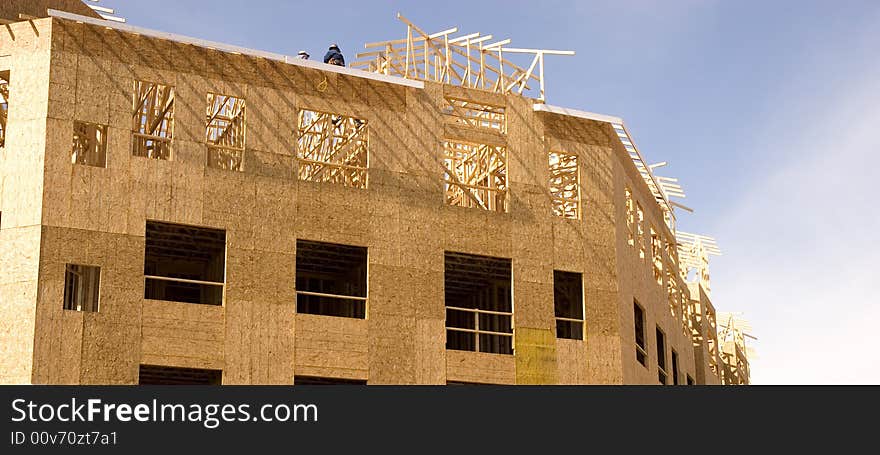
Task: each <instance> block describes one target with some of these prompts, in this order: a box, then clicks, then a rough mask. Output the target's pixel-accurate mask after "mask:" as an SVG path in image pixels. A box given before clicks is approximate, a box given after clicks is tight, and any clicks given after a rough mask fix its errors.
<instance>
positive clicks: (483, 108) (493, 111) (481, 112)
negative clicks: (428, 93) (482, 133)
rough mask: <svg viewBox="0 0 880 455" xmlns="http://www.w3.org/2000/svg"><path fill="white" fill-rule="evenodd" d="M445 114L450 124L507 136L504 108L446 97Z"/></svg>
mask: <svg viewBox="0 0 880 455" xmlns="http://www.w3.org/2000/svg"><path fill="white" fill-rule="evenodd" d="M445 100H446V104H444V106H443V114H445V115H446V116H447V119H449V120H448V121H449V122H450V123H453V124H456V125H464V126H468V127H471V128H480V129H486V130H491V131H497V132H499V133H501V134H507V116H506V115H505V109H504V107H502V106H493V105H491V104H484V103H477V102H474V101H469V100H464V99H460V98H453V97H448V96H447V97H446V98H445Z"/></svg>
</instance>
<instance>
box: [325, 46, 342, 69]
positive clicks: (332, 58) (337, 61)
mask: <svg viewBox="0 0 880 455" xmlns="http://www.w3.org/2000/svg"><path fill="white" fill-rule="evenodd" d="M324 63H329V64H331V65H337V66H345V58H344V57H342V52H340V51H339V46H337V45H336V43H333V44H331V45H330V49H329V50H328V51H327V53H326V54H324Z"/></svg>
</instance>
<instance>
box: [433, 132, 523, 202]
mask: <svg viewBox="0 0 880 455" xmlns="http://www.w3.org/2000/svg"><path fill="white" fill-rule="evenodd" d="M443 153H444V158H443V163H444V166H445V172H444V174H443V182H444V187H445V194H446V203H447V204H449V205H454V206H459V207H471V208H480V209H483V210H490V211H496V212H504V213H506V212H507V210H508V207H507V201H508V199H509V198H508V192H509V189H508V185H507V147H503V146H497V145H488V144H477V143H471V142H463V141H453V140H449V139H447V140H445V141H443Z"/></svg>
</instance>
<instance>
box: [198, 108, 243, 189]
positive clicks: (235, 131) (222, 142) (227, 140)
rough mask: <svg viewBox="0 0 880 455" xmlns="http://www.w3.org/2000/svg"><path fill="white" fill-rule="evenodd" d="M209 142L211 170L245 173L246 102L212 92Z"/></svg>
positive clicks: (208, 128) (207, 128)
mask: <svg viewBox="0 0 880 455" xmlns="http://www.w3.org/2000/svg"><path fill="white" fill-rule="evenodd" d="M205 140H206V142H207V143H208V167H213V168H216V169H226V170H230V171H238V172H241V171H243V170H244V147H245V102H244V99H242V98H237V97H234V96H228V95H218V94H216V93H208V108H207V124H206V130H205Z"/></svg>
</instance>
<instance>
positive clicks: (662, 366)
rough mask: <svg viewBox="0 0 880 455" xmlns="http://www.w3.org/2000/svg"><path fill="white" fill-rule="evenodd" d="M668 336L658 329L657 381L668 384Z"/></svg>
mask: <svg viewBox="0 0 880 455" xmlns="http://www.w3.org/2000/svg"><path fill="white" fill-rule="evenodd" d="M667 376H668V375H667V373H666V335H664V334H663V331H662V330H660V327H659V326H658V327H657V380H659V381H660V384H666V379H667Z"/></svg>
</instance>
